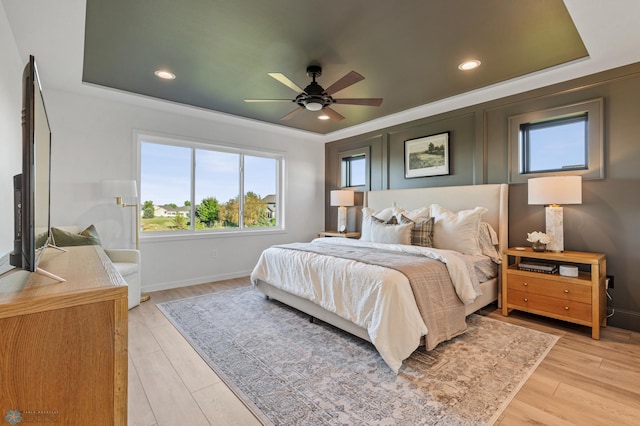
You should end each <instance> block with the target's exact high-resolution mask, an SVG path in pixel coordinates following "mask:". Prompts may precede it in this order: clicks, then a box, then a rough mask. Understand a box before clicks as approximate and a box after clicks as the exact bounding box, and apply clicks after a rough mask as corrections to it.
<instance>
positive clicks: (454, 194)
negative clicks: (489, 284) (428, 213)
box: [364, 183, 509, 252]
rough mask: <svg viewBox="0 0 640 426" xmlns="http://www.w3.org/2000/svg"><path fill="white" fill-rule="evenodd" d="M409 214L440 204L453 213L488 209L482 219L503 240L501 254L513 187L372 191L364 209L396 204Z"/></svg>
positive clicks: (506, 230)
mask: <svg viewBox="0 0 640 426" xmlns="http://www.w3.org/2000/svg"><path fill="white" fill-rule="evenodd" d="M394 202H395V203H396V204H397V205H398V207H402V208H404V209H406V210H413V209H417V208H419V207H424V206H428V205H431V204H439V205H441V206H442V207H444V208H446V209H448V210H451V211H459V210H467V209H473V208H475V207H485V208H487V209H488V211H487V212H486V213H485V214H484V215H483V216H482V220H483V221H484V222H488V223H489V224H491V226H492V227H493V229H495V230H496V232H497V233H498V238H499V239H500V251H501V252H502V250H504V249H506V248H507V246H508V243H509V241H508V240H509V186H508V185H507V184H504V183H503V184H488V185H465V186H446V187H438V188H415V189H391V190H385V191H369V192H367V193H366V194H365V201H364V205H365V206H367V207H370V208H372V209H374V210H382V209H384V208H386V207H391V206H392V205H393V203H394Z"/></svg>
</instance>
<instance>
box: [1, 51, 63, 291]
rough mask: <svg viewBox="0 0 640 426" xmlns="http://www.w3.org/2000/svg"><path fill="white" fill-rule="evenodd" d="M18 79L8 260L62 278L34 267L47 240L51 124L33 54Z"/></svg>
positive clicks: (54, 277) (14, 264) (49, 227)
mask: <svg viewBox="0 0 640 426" xmlns="http://www.w3.org/2000/svg"><path fill="white" fill-rule="evenodd" d="M22 83H23V92H22V174H20V175H16V176H14V193H15V197H14V198H15V199H14V203H15V211H14V218H15V223H14V226H15V227H14V233H15V238H14V251H13V252H12V253H11V256H10V263H11V264H12V265H13V266H16V267H18V268H23V269H25V270H28V271H31V272H39V273H41V274H43V275H47V276H49V277H51V278H53V279H55V280H58V281H64V280H63V279H61V278H60V277H57V276H55V275H53V274H50V273H48V272H46V271H44V270H42V269H41V268H39V267H38V262H39V261H40V259H41V257H42V254H43V252H44V250H45V248H46V247H47V246H49V245H50V242H51V224H50V217H51V215H50V207H51V203H50V197H51V188H50V179H51V128H50V126H49V119H48V117H47V110H46V109H45V106H44V100H43V98H42V86H41V84H40V78H39V76H38V70H37V67H36V61H35V58H34V57H33V56H30V57H29V63H28V64H27V65H26V66H25V68H24V73H23V76H22Z"/></svg>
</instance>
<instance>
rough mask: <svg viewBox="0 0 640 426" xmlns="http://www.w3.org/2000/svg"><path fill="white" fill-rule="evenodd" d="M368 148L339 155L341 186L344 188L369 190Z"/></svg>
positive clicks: (343, 152) (351, 150)
mask: <svg viewBox="0 0 640 426" xmlns="http://www.w3.org/2000/svg"><path fill="white" fill-rule="evenodd" d="M369 151H370V148H369V147H368V146H366V147H362V148H356V149H350V150H348V151H342V152H340V153H338V155H339V158H340V186H341V187H342V188H362V189H364V190H365V191H366V190H368V189H369V175H370V165H369Z"/></svg>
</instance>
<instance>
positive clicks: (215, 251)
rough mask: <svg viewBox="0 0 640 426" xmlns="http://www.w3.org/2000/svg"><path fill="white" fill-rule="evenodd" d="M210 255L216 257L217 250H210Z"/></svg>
mask: <svg viewBox="0 0 640 426" xmlns="http://www.w3.org/2000/svg"><path fill="white" fill-rule="evenodd" d="M211 257H213V258H214V259H215V258H216V257H218V250H212V251H211Z"/></svg>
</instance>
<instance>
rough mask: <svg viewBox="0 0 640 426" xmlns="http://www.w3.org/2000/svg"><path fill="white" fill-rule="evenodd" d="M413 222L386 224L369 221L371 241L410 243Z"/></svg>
mask: <svg viewBox="0 0 640 426" xmlns="http://www.w3.org/2000/svg"><path fill="white" fill-rule="evenodd" d="M412 228H413V224H411V223H407V224H404V225H388V224H386V223H378V222H372V223H371V242H373V243H384V244H406V245H410V244H411V229H412Z"/></svg>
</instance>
